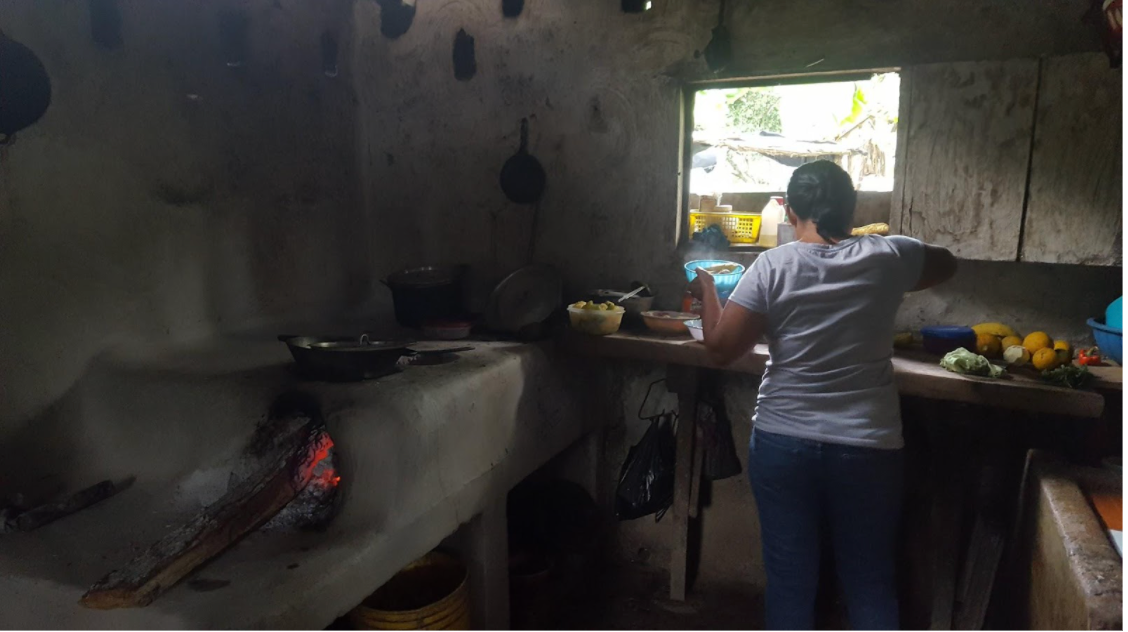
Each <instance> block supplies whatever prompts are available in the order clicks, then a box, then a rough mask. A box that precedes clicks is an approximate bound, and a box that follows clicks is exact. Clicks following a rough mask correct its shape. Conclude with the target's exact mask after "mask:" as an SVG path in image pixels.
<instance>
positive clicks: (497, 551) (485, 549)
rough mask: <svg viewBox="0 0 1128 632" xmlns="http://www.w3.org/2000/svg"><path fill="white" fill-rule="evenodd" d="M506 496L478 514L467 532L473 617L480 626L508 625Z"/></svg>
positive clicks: (480, 627)
mask: <svg viewBox="0 0 1128 632" xmlns="http://www.w3.org/2000/svg"><path fill="white" fill-rule="evenodd" d="M505 502H506V497H505V496H502V497H501V499H499V500H495V501H493V502H492V503H490V505H489V506H487V507H486V509H485V511H483V512H482V513H480V514H478V515H477V516H476V517H475V518H474V519H473V520H471V521H470V524H469V525H467V526H468V527H469V529H468V533H467V536H468V537H467V540H468V544H469V546H468V547H467V549H468V553H469V554H468V555H467V556H466V557H467V560H466V564H467V567H468V571H469V582H470V617H471V618H470V620H471V622H472V623H473V627H474V628H475V629H479V630H508V629H509V535H508V533H507V527H506V517H505Z"/></svg>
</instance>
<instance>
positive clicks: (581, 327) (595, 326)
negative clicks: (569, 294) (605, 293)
mask: <svg viewBox="0 0 1128 632" xmlns="http://www.w3.org/2000/svg"><path fill="white" fill-rule="evenodd" d="M625 313H627V310H625V309H623V308H622V307H620V306H618V305H615V304H614V303H611V302H606V303H597V302H594V301H580V302H579V303H572V304H571V305H569V306H568V321H569V322H570V323H571V325H572V329H575V330H576V331H579V332H582V333H585V334H590V335H592V336H609V335H611V334H613V333H615V332H616V331H619V327H621V326H622V324H623V314H625Z"/></svg>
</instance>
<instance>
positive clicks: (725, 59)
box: [705, 0, 732, 72]
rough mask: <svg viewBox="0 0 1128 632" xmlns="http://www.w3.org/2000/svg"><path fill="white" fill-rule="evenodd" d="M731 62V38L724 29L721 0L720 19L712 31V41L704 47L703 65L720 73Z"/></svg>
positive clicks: (723, 1) (723, 12)
mask: <svg viewBox="0 0 1128 632" xmlns="http://www.w3.org/2000/svg"><path fill="white" fill-rule="evenodd" d="M731 61H732V36H730V35H729V31H728V28H726V27H725V0H721V11H720V17H719V18H718V19H717V26H716V27H715V28H714V29H713V39H711V40H709V44H708V45H706V46H705V63H706V64H708V66H709V70H712V71H713V72H720V71H722V70H724V69H725V68H727V67H728V65H729V63H730V62H731Z"/></svg>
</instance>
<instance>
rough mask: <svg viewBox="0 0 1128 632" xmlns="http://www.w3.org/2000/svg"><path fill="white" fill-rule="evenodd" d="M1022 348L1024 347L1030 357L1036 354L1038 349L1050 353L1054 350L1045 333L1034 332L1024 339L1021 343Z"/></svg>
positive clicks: (1051, 340)
mask: <svg viewBox="0 0 1128 632" xmlns="http://www.w3.org/2000/svg"><path fill="white" fill-rule="evenodd" d="M1022 346H1024V347H1026V350H1027V351H1029V352H1030V355H1034V354H1036V353H1038V350H1039V349H1049V350H1051V351H1052V350H1053V348H1054V341H1053V339H1052V338H1050V335H1049V334H1047V333H1046V332H1044V331H1036V332H1034V333H1032V334H1030V335H1029V336H1027V337H1026V339H1025V340H1023V341H1022Z"/></svg>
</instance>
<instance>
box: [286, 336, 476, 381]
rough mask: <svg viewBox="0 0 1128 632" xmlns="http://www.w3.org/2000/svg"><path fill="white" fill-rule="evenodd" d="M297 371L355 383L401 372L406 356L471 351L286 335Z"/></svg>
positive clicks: (363, 338) (365, 339)
mask: <svg viewBox="0 0 1128 632" xmlns="http://www.w3.org/2000/svg"><path fill="white" fill-rule="evenodd" d="M278 339H279V340H281V341H282V342H284V343H286V346H287V347H289V349H290V355H292V356H294V362H295V363H297V365H298V371H299V372H300V373H301V374H302V375H303V376H304V377H307V378H310V379H314V380H324V381H327V382H356V381H360V380H370V379H375V378H378V377H383V376H385V375H390V374H392V373H395V372H396V371H398V370H399V360H400V358H402V357H404V356H424V355H443V354H448V353H458V352H460V351H469V350H470V349H471V347H452V348H448V349H433V350H427V351H416V350H414V349H411V348H410V347H409V345H411V344H413V341H408V340H375V341H373V340H369V339H368V336H367V335H362V336H360V338H357V337H356V336H293V335H288V334H283V335H281V336H278Z"/></svg>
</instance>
